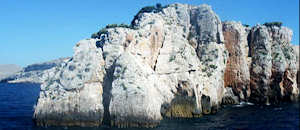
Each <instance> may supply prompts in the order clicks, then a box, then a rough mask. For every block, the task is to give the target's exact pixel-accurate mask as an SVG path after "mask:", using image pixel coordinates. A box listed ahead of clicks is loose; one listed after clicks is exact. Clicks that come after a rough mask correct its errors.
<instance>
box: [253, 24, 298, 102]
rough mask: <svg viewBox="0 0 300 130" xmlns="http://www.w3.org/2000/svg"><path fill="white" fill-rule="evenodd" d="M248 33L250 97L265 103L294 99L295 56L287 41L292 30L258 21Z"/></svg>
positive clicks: (296, 90) (295, 87) (296, 89)
mask: <svg viewBox="0 0 300 130" xmlns="http://www.w3.org/2000/svg"><path fill="white" fill-rule="evenodd" d="M250 35H251V36H250V37H251V41H250V51H251V57H252V64H251V69H250V76H251V98H252V100H254V101H256V102H261V103H266V104H269V103H270V102H278V101H279V100H283V99H284V100H292V101H295V100H297V97H298V96H299V90H298V88H297V83H296V73H297V69H296V56H295V53H294V50H293V48H292V45H291V44H290V41H291V38H292V31H291V30H290V29H288V28H286V27H277V26H272V27H267V26H262V25H257V26H255V27H253V28H252V30H251V34H250Z"/></svg>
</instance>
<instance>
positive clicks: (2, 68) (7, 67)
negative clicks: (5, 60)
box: [0, 64, 22, 80]
mask: <svg viewBox="0 0 300 130" xmlns="http://www.w3.org/2000/svg"><path fill="white" fill-rule="evenodd" d="M21 70H22V67H20V66H18V65H15V64H0V80H1V79H2V78H4V77H7V76H10V75H12V74H14V73H16V72H18V71H21Z"/></svg>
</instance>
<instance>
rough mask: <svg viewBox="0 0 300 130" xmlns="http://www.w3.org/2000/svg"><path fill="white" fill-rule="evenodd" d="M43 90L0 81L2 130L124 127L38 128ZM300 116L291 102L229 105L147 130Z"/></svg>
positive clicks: (291, 120)
mask: <svg viewBox="0 0 300 130" xmlns="http://www.w3.org/2000/svg"><path fill="white" fill-rule="evenodd" d="M39 91H40V87H39V84H30V83H22V84H6V83H0V130H10V129H16V130H32V129H34V130H35V129H37V130H42V129H43V130H44V129H46V130H66V129H69V130H73V129H75V130H120V129H118V128H110V127H108V126H102V127H99V128H81V127H69V128H67V127H48V128H42V127H36V126H34V124H33V122H32V120H31V119H32V115H33V106H34V104H35V103H36V100H37V97H38V95H39ZM299 115H300V113H299V104H291V103H287V104H282V105H280V106H256V105H253V106H245V107H235V106H227V107H224V108H223V109H221V110H220V111H219V112H218V113H217V114H216V115H208V116H204V117H202V118H199V119H187V120H183V119H180V120H175V119H174V120H163V121H162V122H161V124H160V126H158V127H157V128H153V129H146V130H198V129H199V130H200V129H212V130H214V129H240V130H244V129H246V130H247V129H263V130H271V129H272V130H273V129H284V130H286V129H295V130H299V122H300V120H299ZM122 130H127V129H122ZM128 130H129V129H128ZM133 130H137V129H133Z"/></svg>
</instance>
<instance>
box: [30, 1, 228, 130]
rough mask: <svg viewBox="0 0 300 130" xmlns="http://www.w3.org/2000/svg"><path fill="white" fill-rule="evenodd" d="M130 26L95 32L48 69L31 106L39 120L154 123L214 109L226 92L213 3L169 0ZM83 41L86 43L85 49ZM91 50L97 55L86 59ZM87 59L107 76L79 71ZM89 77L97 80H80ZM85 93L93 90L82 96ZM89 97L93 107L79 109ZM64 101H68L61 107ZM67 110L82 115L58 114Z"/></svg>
mask: <svg viewBox="0 0 300 130" xmlns="http://www.w3.org/2000/svg"><path fill="white" fill-rule="evenodd" d="M134 25H135V27H134V28H135V29H130V28H122V27H116V28H109V29H107V32H106V33H103V34H100V35H99V37H98V38H96V39H93V40H90V41H89V42H83V41H81V42H80V43H79V44H77V45H76V46H79V47H75V54H74V56H73V58H71V60H70V61H68V62H66V64H65V65H63V66H61V67H56V68H55V69H52V71H51V72H50V73H49V75H48V76H47V77H48V80H46V82H45V83H43V85H42V92H41V95H40V98H39V101H38V104H37V107H36V109H35V116H34V117H35V119H36V121H37V122H38V124H40V125H54V124H56V125H80V126H82V125H85V124H86V122H87V124H90V123H91V122H92V124H94V125H100V123H101V121H102V120H109V123H110V125H113V126H119V127H134V126H143V127H152V126H155V125H157V124H158V123H159V121H160V120H161V119H162V117H163V116H167V117H199V116H201V114H202V113H204V114H209V113H211V112H215V111H216V110H217V108H218V107H219V105H220V104H221V102H222V97H223V95H224V93H225V89H224V80H223V72H224V70H225V64H226V59H227V53H226V49H225V46H224V44H223V42H224V38H223V34H222V23H221V21H220V19H219V18H218V16H217V15H216V14H215V13H214V12H213V11H212V9H211V7H210V6H208V5H201V6H191V5H183V4H173V5H169V6H167V7H164V8H163V9H161V11H158V12H156V13H153V12H150V13H142V14H139V16H138V17H137V18H136V19H135V20H134ZM82 42H83V43H85V44H83V43H82ZM94 42H95V43H94ZM96 46H97V47H99V48H94V47H96ZM80 48H86V50H83V51H84V53H83V54H81V53H79V52H80V51H79V50H80ZM88 50H90V51H88ZM94 50H101V51H99V54H98V53H93V51H94ZM102 52H103V54H101V53H102ZM102 55H103V66H102V62H101V58H102ZM89 56H92V57H97V58H99V59H100V60H96V59H97V58H92V59H89V60H87V58H88V57H89ZM75 59H77V60H75ZM75 61H76V64H75V63H74V62H75ZM87 64H92V65H96V64H97V65H98V67H99V72H98V71H96V70H97V69H96V68H97V67H96V66H94V67H93V68H90V69H89V70H90V71H89V72H86V74H90V75H91V74H92V73H96V74H99V75H105V76H104V78H103V76H100V77H93V76H92V77H89V78H84V75H82V74H81V67H80V66H84V65H87ZM101 67H103V68H101ZM100 68H101V69H100ZM78 69H79V70H80V71H79V70H78ZM77 70H78V71H77ZM76 74H77V75H76ZM78 74H79V75H80V76H78ZM94 76H95V75H94ZM78 77H81V78H82V79H81V78H79V79H78ZM91 79H95V80H96V79H97V81H98V82H96V83H94V84H89V85H84V84H86V82H88V81H89V80H91ZM102 87H103V91H104V93H103V97H101V96H102V91H100V90H102ZM93 89H95V91H91V90H93ZM97 89H99V91H96V90H97ZM86 91H89V92H86ZM58 92H59V93H58ZM85 92H86V93H92V94H91V95H90V94H87V95H86V96H84V95H83V94H82V93H85ZM93 95H94V96H93ZM54 96H55V98H53V97H54ZM91 96H93V98H95V99H93V100H91V101H89V102H88V103H89V104H90V105H91V104H93V103H94V105H95V106H98V107H90V108H84V109H81V107H83V106H84V105H85V104H86V103H83V102H81V101H80V100H81V99H90V98H91ZM96 98H97V99H96ZM102 99H103V103H102ZM202 100H203V101H202ZM96 101H97V102H96ZM65 104H70V105H68V106H65V107H63V108H60V107H59V106H61V105H63V106H64V105H65ZM102 105H104V106H102ZM50 106H52V107H50ZM53 106H54V107H53ZM85 107H87V106H85ZM90 112H91V113H92V114H89V113H90ZM70 114H79V115H81V116H83V117H84V118H83V119H85V120H81V117H80V116H67V118H64V117H61V116H60V115H70ZM97 114H98V115H97ZM47 115H51V116H50V117H48V116H47ZM89 117H90V120H89V119H88V118H89ZM103 117H104V118H105V119H103ZM54 119H58V120H57V121H59V122H56V121H55V120H54ZM72 120H74V122H73V123H71V122H72Z"/></svg>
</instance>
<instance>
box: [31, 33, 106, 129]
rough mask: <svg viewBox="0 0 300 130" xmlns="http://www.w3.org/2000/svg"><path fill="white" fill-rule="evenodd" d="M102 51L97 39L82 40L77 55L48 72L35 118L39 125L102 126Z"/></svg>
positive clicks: (76, 49)
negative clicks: (98, 46) (97, 45)
mask: <svg viewBox="0 0 300 130" xmlns="http://www.w3.org/2000/svg"><path fill="white" fill-rule="evenodd" d="M104 75H105V70H104V60H103V57H102V51H101V49H99V48H96V40H94V39H91V40H82V41H80V42H79V43H77V44H76V46H75V47H74V55H73V57H72V58H71V59H70V60H69V61H67V62H66V63H64V64H61V65H60V66H57V67H55V68H52V69H51V70H49V72H48V73H47V74H46V75H44V77H43V78H44V79H45V82H44V83H43V84H42V85H41V92H40V95H39V99H38V103H37V105H36V107H35V112H34V117H33V118H34V121H35V122H36V124H37V125H41V126H48V125H63V126H74V125H75V126H99V125H100V124H101V122H102V120H103V113H104V111H103V110H104V109H103V104H102V94H103V87H102V83H103V79H104Z"/></svg>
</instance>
